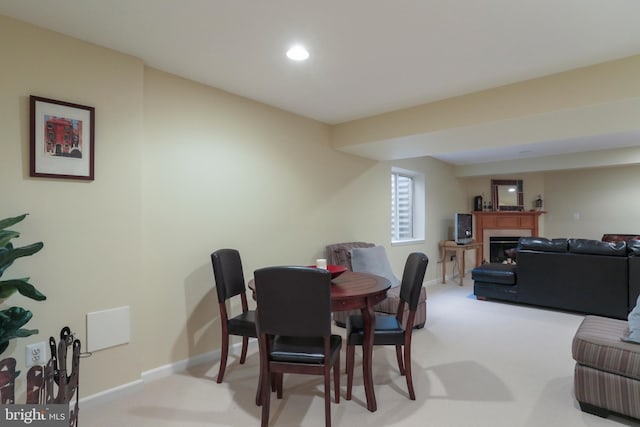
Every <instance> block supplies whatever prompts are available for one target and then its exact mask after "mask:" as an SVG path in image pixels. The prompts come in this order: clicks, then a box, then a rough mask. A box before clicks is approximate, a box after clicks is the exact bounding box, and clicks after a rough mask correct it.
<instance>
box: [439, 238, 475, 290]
mask: <svg viewBox="0 0 640 427" xmlns="http://www.w3.org/2000/svg"><path fill="white" fill-rule="evenodd" d="M438 246H439V247H440V262H441V263H442V283H446V273H447V262H446V261H447V254H452V253H455V256H456V259H457V260H458V276H459V277H460V286H462V281H463V280H464V271H465V265H464V264H465V256H464V253H465V252H466V251H468V250H471V249H475V250H476V252H482V243H481V242H471V243H468V244H466V245H459V244H457V243H456V242H454V241H453V240H440V243H439V244H438ZM477 260H478V257H477V255H476V265H475V266H476V267H477V266H478V262H477Z"/></svg>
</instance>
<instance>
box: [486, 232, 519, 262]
mask: <svg viewBox="0 0 640 427" xmlns="http://www.w3.org/2000/svg"><path fill="white" fill-rule="evenodd" d="M518 240H520V236H495V237H489V259H490V261H489V262H504V261H508V260H511V261H512V262H515V261H516V260H515V259H513V258H512V257H510V256H509V255H507V253H506V252H505V251H507V250H509V249H515V248H517V247H518Z"/></svg>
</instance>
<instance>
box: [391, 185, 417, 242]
mask: <svg viewBox="0 0 640 427" xmlns="http://www.w3.org/2000/svg"><path fill="white" fill-rule="evenodd" d="M391 233H392V236H391V240H408V239H413V237H414V236H413V178H412V177H410V176H406V175H402V174H399V173H392V174H391Z"/></svg>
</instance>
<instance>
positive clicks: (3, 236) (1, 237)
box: [0, 230, 20, 248]
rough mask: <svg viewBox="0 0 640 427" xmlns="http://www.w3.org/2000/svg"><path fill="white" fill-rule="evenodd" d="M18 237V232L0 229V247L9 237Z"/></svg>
mask: <svg viewBox="0 0 640 427" xmlns="http://www.w3.org/2000/svg"><path fill="white" fill-rule="evenodd" d="M16 237H20V233H18V232H17V231H11V230H0V248H3V247H5V246H7V244H8V243H9V242H10V241H11V239H15V238H16Z"/></svg>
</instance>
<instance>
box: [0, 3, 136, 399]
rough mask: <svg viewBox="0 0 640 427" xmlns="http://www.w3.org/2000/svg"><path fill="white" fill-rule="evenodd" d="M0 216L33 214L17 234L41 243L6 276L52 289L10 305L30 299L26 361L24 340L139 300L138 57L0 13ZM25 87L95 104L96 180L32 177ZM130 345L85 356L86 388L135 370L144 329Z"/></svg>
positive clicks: (80, 330) (118, 380) (20, 343)
mask: <svg viewBox="0 0 640 427" xmlns="http://www.w3.org/2000/svg"><path fill="white" fill-rule="evenodd" d="M0 57H2V58H3V60H2V67H0V93H1V94H2V96H1V97H0V129H2V139H1V140H0V144H1V146H2V150H1V151H0V152H1V153H2V154H0V182H2V203H0V217H3V218H4V217H8V216H14V215H18V214H21V213H24V212H27V213H29V214H30V215H29V216H28V217H27V219H26V220H25V221H23V222H22V223H21V224H19V225H18V227H16V229H17V230H18V231H20V232H22V236H21V238H20V239H19V240H18V241H17V242H16V243H21V244H28V243H32V242H35V241H43V242H44V249H43V250H42V251H41V252H40V253H38V254H36V255H34V256H33V257H30V258H25V259H20V260H18V261H16V263H15V264H14V265H13V266H12V267H11V268H10V269H9V270H8V271H7V272H6V273H5V275H4V276H3V279H5V278H10V277H23V276H30V277H31V281H32V283H34V284H35V285H36V286H37V287H38V288H39V289H40V290H41V291H42V292H43V293H44V294H45V295H47V297H48V299H47V301H45V302H33V301H31V300H28V299H26V298H24V297H22V296H21V295H14V296H11V297H10V298H9V299H8V300H6V301H5V302H4V303H3V305H2V306H3V307H6V306H8V305H17V306H23V307H26V308H28V309H31V310H32V311H33V313H34V317H33V319H32V320H31V321H30V322H29V323H28V324H27V327H30V328H38V329H39V330H40V334H39V335H37V336H35V337H29V338H27V339H21V340H17V341H14V342H13V343H12V344H11V345H10V347H9V350H8V351H7V352H5V353H3V354H2V357H5V356H9V355H12V356H14V357H15V358H16V359H17V361H18V368H19V369H20V370H21V371H23V374H22V375H21V378H22V379H24V377H25V376H26V370H25V369H24V358H25V356H24V354H25V351H24V345H25V344H26V343H30V342H37V341H46V340H48V338H49V337H50V336H55V337H57V336H58V335H59V332H60V329H61V328H62V327H63V326H66V325H68V326H70V327H71V329H72V331H73V332H75V333H76V334H77V336H78V337H79V338H80V339H81V340H82V341H83V346H84V345H86V328H85V315H86V313H87V312H91V311H95V310H101V309H105V308H112V307H118V306H123V305H130V306H131V309H132V310H133V311H134V312H137V311H138V310H139V307H138V303H139V301H140V300H141V299H140V298H138V296H139V292H138V291H137V289H138V286H139V283H140V281H141V278H142V275H141V269H140V266H139V264H140V249H141V245H140V236H141V229H140V224H141V220H142V218H141V213H142V210H141V207H142V206H141V195H142V194H141V188H142V186H141V180H140V177H141V169H140V158H141V157H140V156H141V149H142V142H143V134H142V131H143V123H142V120H141V117H142V112H143V86H142V84H143V77H144V76H143V67H142V64H141V62H140V61H139V60H137V59H135V58H131V57H128V56H125V55H121V54H117V53H115V52H112V51H109V50H106V49H101V48H99V47H96V46H93V45H89V44H86V43H81V42H79V41H76V40H73V39H70V38H67V37H63V36H60V35H58V34H55V33H52V32H49V31H44V30H40V29H38V28H35V27H31V26H27V25H23V24H20V23H18V22H17V21H14V20H10V19H6V18H3V17H1V16H0ZM29 95H37V96H42V97H46V98H53V99H58V100H63V101H68V102H74V103H78V104H83V105H89V106H93V107H95V109H96V113H97V114H96V123H95V131H96V133H95V137H96V149H95V153H96V157H95V159H96V160H95V172H96V173H95V177H96V179H95V181H93V182H83V181H73V180H58V179H42V178H40V179H34V178H29V176H28V175H29V167H28V142H29ZM137 326H138V325H136V324H134V327H133V337H132V341H131V344H129V345H127V346H120V347H115V348H113V349H110V350H108V351H103V352H97V353H95V354H94V355H93V356H92V357H90V358H86V359H82V374H81V379H82V380H81V381H82V384H83V387H82V389H83V394H90V393H95V392H97V391H99V390H103V389H106V388H110V387H114V386H116V385H119V384H122V383H125V382H129V381H131V380H132V379H135V378H138V376H139V372H140V368H141V363H140V359H139V358H138V357H134V355H136V354H139V353H140V352H141V351H142V349H141V348H140V347H139V341H138V339H137V337H138V336H140V335H141V334H142V333H143V331H140V330H139V329H138V328H137Z"/></svg>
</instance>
